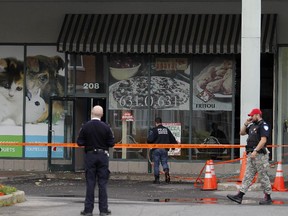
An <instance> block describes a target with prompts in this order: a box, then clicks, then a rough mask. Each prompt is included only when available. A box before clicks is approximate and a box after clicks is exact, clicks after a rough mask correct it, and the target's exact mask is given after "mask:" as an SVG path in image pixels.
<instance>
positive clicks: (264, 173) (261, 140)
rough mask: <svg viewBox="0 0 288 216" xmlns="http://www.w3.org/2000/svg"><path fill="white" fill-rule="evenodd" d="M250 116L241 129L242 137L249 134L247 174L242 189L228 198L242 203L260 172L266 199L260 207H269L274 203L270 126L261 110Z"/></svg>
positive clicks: (253, 111)
mask: <svg viewBox="0 0 288 216" xmlns="http://www.w3.org/2000/svg"><path fill="white" fill-rule="evenodd" d="M248 116H250V118H248V119H247V120H246V122H245V123H244V125H243V126H242V127H241V129H240V135H246V134H248V139H247V145H246V152H247V154H248V155H247V165H246V172H245V175H244V178H243V181H242V185H241V187H240V191H239V193H238V194H236V195H227V197H228V198H229V199H230V200H232V201H234V202H236V203H238V204H241V203H242V198H243V196H244V194H245V193H246V192H247V190H248V188H249V186H250V185H251V183H252V181H253V179H254V176H255V175H256V173H257V172H258V174H259V178H261V180H260V182H261V186H262V188H263V190H264V194H265V198H264V200H261V201H260V202H259V204H260V205H269V204H271V203H272V199H271V193H272V188H271V182H270V179H269V176H268V168H269V155H268V154H269V151H268V149H267V148H266V145H267V140H268V137H269V126H268V124H267V123H266V122H265V121H264V120H263V119H262V112H261V110H260V109H253V110H252V111H251V112H250V113H249V114H248Z"/></svg>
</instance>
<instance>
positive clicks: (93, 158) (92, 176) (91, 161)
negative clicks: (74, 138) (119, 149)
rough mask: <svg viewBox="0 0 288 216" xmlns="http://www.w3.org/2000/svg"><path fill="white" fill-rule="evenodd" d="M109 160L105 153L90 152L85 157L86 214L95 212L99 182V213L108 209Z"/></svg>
mask: <svg viewBox="0 0 288 216" xmlns="http://www.w3.org/2000/svg"><path fill="white" fill-rule="evenodd" d="M108 166H109V158H108V156H107V155H106V154H105V153H104V152H94V153H93V152H88V153H86V155H85V176H86V198H85V209H84V211H85V212H93V209H94V198H95V194H94V193H95V186H96V181H97V182H98V189H99V193H98V203H99V211H100V212H106V211H107V209H108V196H107V183H108V179H109V174H110V171H109V168H108Z"/></svg>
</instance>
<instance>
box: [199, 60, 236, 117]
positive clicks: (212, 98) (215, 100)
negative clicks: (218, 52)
mask: <svg viewBox="0 0 288 216" xmlns="http://www.w3.org/2000/svg"><path fill="white" fill-rule="evenodd" d="M234 65H235V63H234V61H233V60H231V59H229V58H224V57H222V58H215V59H214V60H212V61H211V62H210V63H207V64H206V65H204V66H203V65H201V66H200V65H197V62H196V63H195V65H193V110H209V111H218V110H221V111H231V110H232V96H233V88H234V85H233V80H234V79H233V77H234V74H235V71H234V68H235V66H234ZM194 68H195V70H194Z"/></svg>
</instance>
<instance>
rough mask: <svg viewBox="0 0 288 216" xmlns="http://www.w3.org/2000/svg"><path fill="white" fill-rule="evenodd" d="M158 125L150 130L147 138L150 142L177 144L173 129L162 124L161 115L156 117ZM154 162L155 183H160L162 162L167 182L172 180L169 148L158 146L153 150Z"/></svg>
mask: <svg viewBox="0 0 288 216" xmlns="http://www.w3.org/2000/svg"><path fill="white" fill-rule="evenodd" d="M155 125H156V127H154V128H152V129H151V130H150V131H149V135H148V138H147V142H148V143H156V144H177V141H176V139H175V137H174V136H173V134H172V133H171V131H170V130H169V129H168V128H167V127H164V126H163V125H162V119H161V118H160V117H157V118H155ZM152 151H153V152H152V156H153V162H154V177H155V180H154V181H153V183H154V184H159V183H160V176H159V173H160V172H159V166H160V162H161V164H162V167H163V170H164V172H165V182H166V183H169V182H170V174H169V166H168V149H163V148H157V149H153V150H152Z"/></svg>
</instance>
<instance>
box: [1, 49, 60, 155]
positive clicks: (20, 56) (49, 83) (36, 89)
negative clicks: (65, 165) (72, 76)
mask: <svg viewBox="0 0 288 216" xmlns="http://www.w3.org/2000/svg"><path fill="white" fill-rule="evenodd" d="M62 55H63V54H62ZM26 68H27V70H26V71H24V47H23V46H1V51H0V142H23V141H25V142H46V143H47V142H48V119H47V118H48V104H49V98H50V95H58V96H64V56H59V54H58V53H57V52H56V47H54V46H29V47H27V56H26ZM25 76H26V86H24V79H25ZM25 90H26V91H25ZM24 100H25V103H24ZM24 104H25V106H26V107H25V110H26V113H25V116H24V115H23V110H24ZM62 116H63V106H62V104H55V107H53V124H55V125H56V126H55V127H54V128H53V129H54V133H53V136H55V137H52V140H54V141H55V142H63V134H64V132H63V131H64V129H63V128H64V124H63V120H62ZM24 117H25V124H24V125H23V122H24ZM24 126H25V136H24V137H25V140H23V134H22V133H23V127H24ZM0 146H1V144H0ZM23 149H24V152H23ZM56 149H57V150H56V151H55V152H53V153H52V157H57V158H59V157H60V158H61V157H63V149H61V148H56ZM0 150H1V151H0V157H23V156H25V157H36V158H41V157H47V155H48V154H47V153H48V152H47V147H41V146H39V147H35V146H26V147H24V148H23V147H22V146H17V147H14V146H9V147H3V146H1V149H0Z"/></svg>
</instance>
